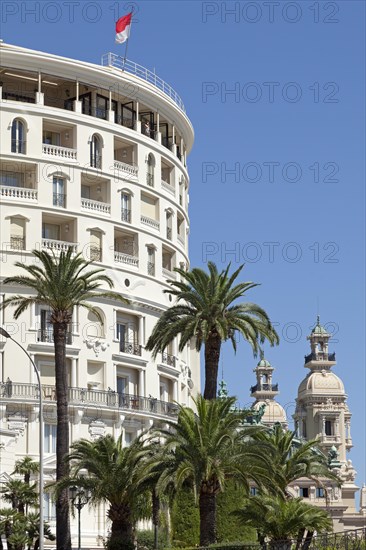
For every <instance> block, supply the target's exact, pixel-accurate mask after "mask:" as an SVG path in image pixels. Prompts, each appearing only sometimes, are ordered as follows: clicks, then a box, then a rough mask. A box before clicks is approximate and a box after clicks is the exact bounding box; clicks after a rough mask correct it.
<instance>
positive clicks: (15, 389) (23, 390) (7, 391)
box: [0, 381, 178, 417]
mask: <svg viewBox="0 0 366 550" xmlns="http://www.w3.org/2000/svg"><path fill="white" fill-rule="evenodd" d="M68 394H69V395H68V402H69V406H71V407H72V406H80V404H83V405H90V406H91V407H93V406H95V407H101V406H104V407H107V408H112V409H124V410H133V411H139V412H146V413H148V414H151V413H152V414H157V415H162V416H173V417H175V416H177V414H178V406H177V405H176V404H174V403H170V402H168V401H159V400H158V399H155V398H153V397H140V396H139V395H130V394H127V393H118V392H116V391H114V390H111V389H109V390H91V389H90V390H89V389H87V388H69V391H68ZM42 395H43V399H44V401H45V402H51V403H55V401H56V388H55V386H53V385H42ZM0 397H1V399H3V400H6V399H9V400H12V401H18V402H19V403H22V404H23V403H27V402H28V403H34V402H35V401H36V400H38V399H39V393H38V385H37V384H23V383H18V382H16V383H15V382H11V381H10V382H0Z"/></svg>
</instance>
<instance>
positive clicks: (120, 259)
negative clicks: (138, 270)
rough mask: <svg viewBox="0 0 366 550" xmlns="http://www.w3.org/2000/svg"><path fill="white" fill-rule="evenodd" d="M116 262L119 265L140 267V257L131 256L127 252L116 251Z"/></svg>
mask: <svg viewBox="0 0 366 550" xmlns="http://www.w3.org/2000/svg"><path fill="white" fill-rule="evenodd" d="M114 261H115V262H117V263H122V264H127V265H133V266H135V267H138V265H139V259H138V256H131V255H130V254H126V253H125V252H117V251H116V250H115V251H114Z"/></svg>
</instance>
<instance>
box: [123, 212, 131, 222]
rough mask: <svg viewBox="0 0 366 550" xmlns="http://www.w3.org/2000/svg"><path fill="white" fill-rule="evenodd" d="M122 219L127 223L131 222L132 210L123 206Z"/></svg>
mask: <svg viewBox="0 0 366 550" xmlns="http://www.w3.org/2000/svg"><path fill="white" fill-rule="evenodd" d="M121 220H122V221H123V222H126V223H131V210H128V209H127V208H121Z"/></svg>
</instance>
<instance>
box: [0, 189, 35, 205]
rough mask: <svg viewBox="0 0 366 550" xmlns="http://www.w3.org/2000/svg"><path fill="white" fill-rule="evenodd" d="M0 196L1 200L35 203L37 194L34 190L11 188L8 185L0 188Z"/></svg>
mask: <svg viewBox="0 0 366 550" xmlns="http://www.w3.org/2000/svg"><path fill="white" fill-rule="evenodd" d="M0 196H1V198H2V199H11V200H17V201H32V202H36V201H37V199H38V193H37V191H36V189H28V188H25V187H13V186H10V185H1V186H0Z"/></svg>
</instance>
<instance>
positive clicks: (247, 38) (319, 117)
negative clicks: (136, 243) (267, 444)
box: [1, 0, 366, 483]
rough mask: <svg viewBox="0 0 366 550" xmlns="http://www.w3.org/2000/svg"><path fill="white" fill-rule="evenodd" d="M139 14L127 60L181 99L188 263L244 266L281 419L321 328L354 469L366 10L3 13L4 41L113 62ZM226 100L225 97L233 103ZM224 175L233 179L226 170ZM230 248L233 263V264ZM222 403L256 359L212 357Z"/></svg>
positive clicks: (114, 8) (246, 6) (193, 6)
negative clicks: (327, 336)
mask: <svg viewBox="0 0 366 550" xmlns="http://www.w3.org/2000/svg"><path fill="white" fill-rule="evenodd" d="M132 6H133V7H134V9H135V13H136V15H135V20H134V23H133V26H132V35H131V39H130V44H129V51H128V57H129V58H130V59H132V60H134V61H136V62H138V63H140V64H142V65H144V66H146V67H148V68H150V69H152V68H154V67H155V70H156V72H157V74H158V75H159V76H161V77H162V78H163V79H164V80H166V81H167V82H168V83H170V84H171V85H172V86H173V87H174V88H175V89H176V90H177V91H178V93H179V94H180V95H181V97H182V98H183V100H184V103H185V105H186V108H187V112H188V115H189V117H190V119H191V120H192V123H193V126H194V128H195V132H196V140H195V145H194V148H193V150H192V153H191V155H190V157H189V172H190V178H191V190H190V218H191V233H190V257H191V264H192V266H203V267H204V266H205V265H206V263H207V261H208V260H213V261H215V262H216V263H217V264H218V265H219V266H222V267H224V266H225V265H226V264H227V263H228V262H229V261H231V262H232V264H233V267H234V266H238V265H240V264H241V263H245V264H246V265H245V268H244V271H243V279H245V280H252V281H256V282H259V283H261V286H260V287H258V288H256V289H254V290H253V291H252V292H251V293H250V295H249V296H248V299H250V300H251V301H255V302H257V303H259V304H260V305H262V306H263V307H264V308H265V309H266V310H267V311H268V312H269V314H270V316H271V318H272V320H273V321H274V322H276V323H278V325H277V328H278V331H279V334H280V336H281V344H280V346H279V347H277V348H272V349H266V356H267V358H268V359H269V360H270V361H271V362H272V364H273V365H274V366H275V367H276V371H275V376H274V378H275V381H278V382H279V385H280V390H281V393H280V396H279V398H278V400H279V401H280V402H281V403H282V404H284V405H286V407H287V410H288V411H289V413H290V414H291V413H292V412H293V410H294V399H295V397H296V392H297V387H298V385H299V383H300V381H301V380H302V379H303V378H304V376H305V375H306V370H305V369H304V367H303V357H304V355H305V354H306V353H308V351H309V346H308V342H307V341H306V336H307V335H308V334H309V333H310V330H311V327H312V326H313V325H314V323H315V320H316V315H317V312H319V314H320V316H321V321H322V323H323V324H326V326H327V327H328V329H329V330H331V331H332V332H334V333H335V334H334V338H333V342H332V343H331V346H330V349H331V351H336V353H337V361H338V364H337V366H336V367H335V369H334V371H335V372H336V373H337V374H338V375H339V376H340V377H341V378H342V379H343V381H344V383H345V387H346V391H347V394H348V396H349V397H348V403H349V406H350V409H351V412H353V418H352V435H353V440H354V444H355V448H354V449H353V450H352V452H351V454H350V458H351V459H352V460H353V462H354V465H355V467H356V469H357V470H358V472H359V475H358V481H359V483H362V482H363V481H364V480H366V471H365V417H366V409H365V390H366V380H365V291H364V280H365V200H364V199H365V191H364V176H365V165H364V151H365V127H364V119H365V110H364V101H365V77H364V75H365V73H364V65H365V59H364V51H365V13H364V12H365V4H364V2H361V1H352V0H351V1H337V2H323V1H321V2H313V1H307V0H302V1H301V2H300V1H298V2H283V1H281V0H279V1H276V2H266V1H256V2H249V1H248V2H199V1H184V2H179V1H173V2H168V1H166V2H158V1H157V2H138V3H134V2H121V3H118V2H109V1H104V2H88V1H86V2H84V1H79V2H73V1H70V2H47V1H46V2H33V1H27V2H14V1H7V0H4V2H3V3H2V8H1V9H2V14H1V17H2V19H1V21H2V24H1V27H2V29H1V30H2V32H1V34H2V38H3V39H4V41H5V42H9V43H12V44H17V45H20V46H24V47H29V48H34V49H40V50H44V51H48V52H51V53H55V54H60V55H64V56H66V57H73V58H79V59H82V60H86V61H90V62H95V63H99V62H100V57H101V55H102V54H104V53H106V52H108V51H112V52H115V53H117V54H121V55H123V54H124V47H123V46H117V45H115V43H114V21H115V19H116V18H117V17H118V16H121V15H123V14H125V13H126V12H127V11H129V10H130V9H131V7H132ZM230 91H231V92H232V93H230ZM230 171H231V172H230ZM230 251H231V252H230ZM222 363H223V368H224V378H225V380H226V382H227V383H228V387H229V390H230V392H231V393H233V394H236V395H237V396H238V399H239V401H240V402H242V403H248V402H249V401H250V398H249V387H250V385H251V384H252V383H254V375H253V373H252V369H253V368H254V366H255V360H254V359H253V356H252V354H251V351H250V349H249V346H248V345H246V344H245V343H243V342H242V343H240V345H239V351H238V353H237V355H236V356H234V355H233V353H232V351H231V350H230V347H229V344H227V345H225V346H224V351H223V361H222Z"/></svg>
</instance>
